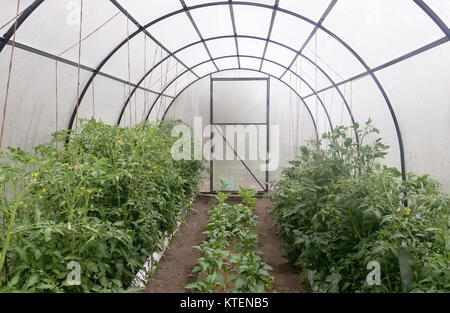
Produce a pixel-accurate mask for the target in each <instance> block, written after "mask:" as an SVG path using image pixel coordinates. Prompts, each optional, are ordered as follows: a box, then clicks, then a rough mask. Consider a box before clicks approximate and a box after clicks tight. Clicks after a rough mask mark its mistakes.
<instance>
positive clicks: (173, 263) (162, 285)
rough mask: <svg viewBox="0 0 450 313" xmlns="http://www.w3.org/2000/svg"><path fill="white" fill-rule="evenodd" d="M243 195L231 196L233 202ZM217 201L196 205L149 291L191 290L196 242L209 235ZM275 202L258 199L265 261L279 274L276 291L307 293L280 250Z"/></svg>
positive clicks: (205, 198) (197, 254)
mask: <svg viewBox="0 0 450 313" xmlns="http://www.w3.org/2000/svg"><path fill="white" fill-rule="evenodd" d="M238 201H239V199H233V198H230V200H229V201H227V202H229V203H230V204H232V203H235V202H238ZM216 202H217V201H216V200H215V199H214V198H213V197H208V196H203V197H200V198H199V199H198V200H197V201H196V202H195V203H194V207H195V209H196V211H197V212H193V213H190V214H189V215H188V216H187V218H186V222H187V223H186V224H183V225H182V226H181V231H179V232H178V233H177V234H176V235H175V236H174V237H173V239H172V241H171V243H170V244H169V247H168V248H167V250H166V252H165V253H164V256H163V257H162V259H161V261H160V263H159V269H158V271H157V273H156V274H155V276H154V277H153V280H152V282H150V283H149V284H148V287H147V289H146V290H145V292H148V293H190V292H192V291H190V290H188V289H186V288H184V286H185V285H186V284H188V283H190V282H193V281H195V276H194V275H193V274H191V272H192V270H193V269H194V267H195V263H196V262H197V259H198V258H199V257H200V256H201V254H200V251H198V250H197V249H193V248H192V246H196V245H199V244H200V243H201V242H202V241H203V240H205V239H206V236H205V235H204V234H203V230H204V227H205V226H206V224H207V223H208V213H207V212H208V211H209V210H210V209H211V208H212V207H213V206H214V204H215V203H216ZM271 208H272V203H271V202H270V200H268V199H258V200H257V201H256V213H257V214H258V216H259V224H258V226H257V227H256V230H257V231H258V234H259V243H260V249H261V250H262V251H263V252H264V255H263V261H264V262H265V263H267V264H269V265H270V266H272V267H273V271H270V273H271V275H272V276H274V278H275V283H274V289H273V290H274V291H275V292H278V293H303V292H307V290H308V289H307V287H306V286H305V285H303V284H301V283H300V281H299V276H298V274H297V273H296V271H295V269H294V268H293V267H292V265H291V264H289V263H288V261H287V259H286V258H285V257H284V256H283V254H282V253H281V251H280V246H281V242H280V239H279V238H278V237H277V235H276V233H275V227H274V226H273V218H272V216H271V215H270V214H269V211H270V209H271Z"/></svg>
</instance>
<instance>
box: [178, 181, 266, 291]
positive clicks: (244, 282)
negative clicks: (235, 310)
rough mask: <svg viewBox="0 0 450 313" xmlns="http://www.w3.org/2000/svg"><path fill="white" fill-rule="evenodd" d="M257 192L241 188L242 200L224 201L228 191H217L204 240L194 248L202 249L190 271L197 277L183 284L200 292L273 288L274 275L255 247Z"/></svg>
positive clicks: (256, 238) (260, 252) (256, 241)
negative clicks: (235, 202) (231, 202)
mask: <svg viewBox="0 0 450 313" xmlns="http://www.w3.org/2000/svg"><path fill="white" fill-rule="evenodd" d="M255 194H256V192H255V191H254V190H248V189H243V188H240V192H239V195H240V196H241V197H242V202H241V203H239V204H236V205H230V204H227V203H226V202H225V201H227V199H228V195H227V194H225V193H220V192H219V193H218V196H217V197H216V198H217V200H218V201H219V203H218V204H217V205H215V206H214V208H213V209H211V210H210V211H209V221H208V225H207V226H206V229H205V234H206V235H207V237H208V238H207V240H206V241H203V242H202V243H201V244H200V245H199V246H195V247H194V248H196V249H198V250H200V251H201V254H202V256H201V257H200V258H199V259H198V261H197V266H196V267H195V268H194V270H193V273H196V275H197V276H196V281H194V282H192V283H189V284H188V285H186V288H188V289H193V290H197V291H199V292H208V293H212V292H225V293H227V292H238V293H248V292H251V293H264V292H269V291H270V290H271V289H272V288H273V277H271V276H270V274H269V272H268V271H269V270H272V268H271V267H270V266H269V265H267V264H265V263H264V262H263V261H262V259H261V255H262V254H263V253H262V251H260V250H259V249H258V234H257V232H256V231H255V229H254V228H255V226H256V225H257V215H256V214H255V212H254V209H255V207H254V203H255V200H256V199H255V197H254V195H255Z"/></svg>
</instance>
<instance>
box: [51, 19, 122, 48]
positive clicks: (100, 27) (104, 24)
mask: <svg viewBox="0 0 450 313" xmlns="http://www.w3.org/2000/svg"><path fill="white" fill-rule="evenodd" d="M119 14H120V12H117V13H116V14H114V15H113V16H112V17H111V18H109V19H108V20H107V21H106V22H105V23H103V24H102V25H100V26H99V27H97V28H96V29H94V30H93V31H92V32H91V33H89V34H88V35H86V36H85V37H83V38H82V39H81V42H84V41H85V40H86V39H88V38H89V37H91V36H92V35H94V34H95V33H96V32H98V31H99V30H100V29H102V28H103V27H105V26H106V25H107V24H108V23H109V22H111V21H112V20H113V19H114V18H115V17H116V16H118V15H119ZM78 44H79V43H78V42H76V43H74V44H73V45H72V46H70V47H69V48H67V49H66V50H64V51H63V52H61V53H60V54H58V56H62V55H63V54H65V53H67V52H68V51H70V50H72V49H73V48H75V47H76V46H78Z"/></svg>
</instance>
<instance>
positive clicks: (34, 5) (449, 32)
mask: <svg viewBox="0 0 450 313" xmlns="http://www.w3.org/2000/svg"><path fill="white" fill-rule="evenodd" d="M43 1H45V0H36V1H35V2H33V3H32V4H31V5H30V6H29V7H28V8H27V9H26V10H25V11H24V12H23V13H22V15H21V16H20V17H19V18H18V20H17V22H16V23H15V24H17V25H13V27H12V29H11V28H10V29H9V30H8V31H7V33H6V34H5V36H3V38H2V40H1V41H0V47H1V49H0V52H2V50H3V48H4V46H5V45H6V44H7V43H8V41H9V39H10V38H11V37H12V35H13V34H14V31H17V30H18V29H19V27H20V25H21V24H22V23H23V22H24V21H25V20H26V19H27V18H28V17H29V16H30V14H32V13H33V12H34V10H35V9H36V8H37V7H38V6H39V5H40V4H41V3H42V2H43ZM110 1H111V2H112V3H113V4H114V2H116V1H114V0H110ZM412 1H414V2H415V3H416V4H417V5H418V6H419V7H420V8H421V9H422V10H423V11H424V12H425V13H426V14H427V15H428V16H429V17H430V19H432V20H433V22H434V23H435V24H436V25H437V26H438V27H439V28H440V29H441V30H442V31H443V32H444V34H445V35H446V36H447V38H449V39H450V29H449V28H448V27H447V25H446V24H445V23H444V22H443V21H442V19H441V18H440V17H439V16H438V15H437V14H436V13H435V12H434V11H433V10H432V9H431V8H430V7H429V6H428V5H427V4H426V3H424V2H423V0H412ZM332 2H335V1H332ZM116 4H117V2H116ZM216 5H228V6H229V8H230V13H231V16H232V19H233V31H234V34H235V35H236V27H235V24H234V15H233V6H235V5H248V6H255V7H262V8H266V9H271V10H273V11H280V12H283V13H286V14H289V15H291V16H294V17H296V18H299V19H302V20H304V21H306V22H308V23H310V24H312V25H314V31H316V30H318V29H320V30H322V31H324V32H325V33H327V34H328V35H330V36H331V37H332V38H334V39H335V40H337V41H338V42H339V43H340V44H341V45H343V46H344V47H345V48H346V49H347V50H348V51H349V52H351V53H352V54H353V56H354V57H355V58H356V59H357V60H358V61H359V62H360V63H361V64H362V65H363V66H364V68H366V70H367V72H368V73H369V74H370V76H371V77H372V79H373V80H374V81H375V83H376V85H377V87H378V89H379V90H380V92H381V93H382V95H383V97H384V99H385V101H386V104H387V106H388V108H389V111H390V113H391V116H392V119H393V121H394V125H395V129H396V132H397V137H398V142H399V147H400V161H401V170H402V178H403V179H404V180H406V167H405V153H404V146H403V140H402V136H401V131H400V127H399V123H398V120H397V117H396V115H395V111H394V109H393V107H392V104H391V102H390V100H389V97H388V96H387V94H386V92H385V90H384V88H383V87H382V85H381V83H380V81H379V80H378V78H377V77H376V76H375V74H374V72H373V70H372V69H370V67H369V66H368V65H367V64H366V63H365V61H364V60H363V59H362V58H361V57H360V56H359V55H358V54H357V53H356V52H355V51H354V50H353V49H352V48H351V47H350V46H349V45H348V44H346V43H345V41H343V40H342V39H340V38H339V37H338V36H337V35H335V34H334V33H332V32H331V31H329V30H328V29H326V28H325V27H323V25H322V24H321V22H323V21H319V22H320V24H319V23H315V22H314V21H312V20H310V19H308V18H306V17H304V16H302V15H300V14H297V13H295V12H292V11H289V10H286V9H282V8H279V7H278V6H270V5H266V4H261V3H255V2H245V1H234V2H232V1H231V0H229V1H223V2H213V3H205V4H199V5H195V6H191V7H185V8H183V9H181V10H176V11H173V12H171V13H169V14H166V15H164V16H161V17H160V18H157V19H155V20H154V21H152V22H150V23H148V24H146V25H145V26H140V25H139V26H138V30H137V31H135V32H134V33H133V34H131V35H130V36H128V37H127V38H126V39H125V40H124V41H122V42H121V43H120V44H119V45H118V46H117V47H116V48H115V49H113V51H111V52H110V53H109V54H108V56H107V57H106V58H105V59H104V60H103V61H102V62H100V64H99V66H98V67H97V69H96V71H95V72H93V74H92V76H91V78H90V79H89V81H88V82H87V84H86V85H85V87H84V89H83V91H82V93H81V95H80V98H79V99H77V104H76V106H75V110H74V112H73V114H72V118H71V120H70V123H69V129H71V128H72V126H73V120H74V116H75V115H76V114H77V108H78V107H79V104H81V101H82V99H83V98H84V95H85V93H86V91H87V89H88V88H89V86H90V84H91V83H92V81H93V80H94V78H95V77H96V75H97V73H98V72H99V71H100V69H101V68H102V67H103V66H104V65H105V64H106V63H107V62H108V60H109V59H110V58H111V57H112V56H113V55H114V54H115V53H116V52H117V51H118V50H119V49H120V48H121V47H122V46H123V45H124V44H126V43H127V42H128V41H129V40H130V39H132V38H134V37H135V36H136V35H137V34H139V33H140V32H142V31H144V32H145V33H146V34H148V32H147V31H146V29H147V28H148V27H150V26H152V25H154V24H156V23H158V22H160V21H162V20H164V19H166V18H169V17H171V16H174V15H176V14H179V13H181V12H186V11H191V10H194V9H199V8H203V7H209V6H216ZM331 5H332V3H331V4H330V6H331ZM116 6H117V5H116ZM330 6H329V8H328V9H330ZM328 9H327V10H328ZM328 13H329V12H328ZM126 15H127V17H128V18H130V16H129V14H128V13H127V14H126ZM19 20H20V23H19ZM130 20H131V19H130ZM134 22H135V21H134ZM135 24H136V23H135ZM314 31H313V32H314ZM148 35H149V34H148ZM150 38H152V39H153V40H155V39H154V38H153V37H150ZM155 42H156V43H158V42H157V41H156V40H155ZM236 50H237V57H238V62H239V48H238V45H237V40H236ZM169 52H170V51H169ZM180 63H181V62H180ZM194 74H195V73H194ZM195 75H196V74H195ZM196 76H197V75H196ZM197 77H198V76H197ZM334 87H336V86H334ZM316 92H317V91H316Z"/></svg>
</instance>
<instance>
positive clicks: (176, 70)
mask: <svg viewBox="0 0 450 313" xmlns="http://www.w3.org/2000/svg"><path fill="white" fill-rule="evenodd" d="M175 77H178V62H177V63H176V66H175ZM177 86H178V79H177V80H175V95H176V94H177ZM175 117H176V106H174V107H173V119H175Z"/></svg>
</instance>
